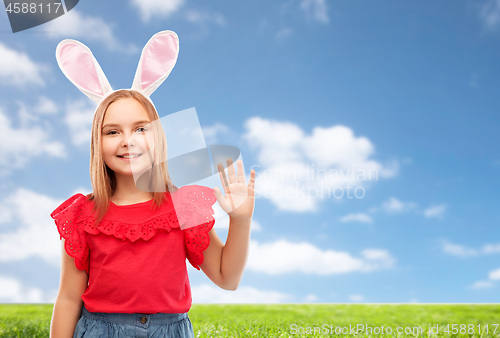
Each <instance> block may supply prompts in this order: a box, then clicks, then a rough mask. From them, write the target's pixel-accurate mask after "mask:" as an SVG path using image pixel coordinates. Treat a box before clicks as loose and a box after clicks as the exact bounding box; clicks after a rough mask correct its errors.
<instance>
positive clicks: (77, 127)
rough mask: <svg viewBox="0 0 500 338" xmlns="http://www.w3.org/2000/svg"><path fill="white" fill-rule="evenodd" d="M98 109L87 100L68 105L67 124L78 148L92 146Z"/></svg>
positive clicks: (72, 102) (70, 102)
mask: <svg viewBox="0 0 500 338" xmlns="http://www.w3.org/2000/svg"><path fill="white" fill-rule="evenodd" d="M96 108H97V107H96V105H95V104H94V103H93V102H90V100H87V99H81V100H78V101H69V102H68V103H66V115H65V122H66V124H67V125H68V127H69V129H70V132H71V140H72V142H73V144H75V145H77V146H80V145H82V144H87V145H89V144H90V134H91V132H92V121H93V120H94V114H95V110H96Z"/></svg>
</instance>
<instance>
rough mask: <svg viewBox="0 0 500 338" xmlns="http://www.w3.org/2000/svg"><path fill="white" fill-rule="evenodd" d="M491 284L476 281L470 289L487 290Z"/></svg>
mask: <svg viewBox="0 0 500 338" xmlns="http://www.w3.org/2000/svg"><path fill="white" fill-rule="evenodd" d="M493 285H494V284H493V283H492V282H490V281H477V282H475V283H474V284H472V285H471V286H470V287H471V288H472V289H487V288H491V287H493Z"/></svg>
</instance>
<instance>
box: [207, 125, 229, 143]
mask: <svg viewBox="0 0 500 338" xmlns="http://www.w3.org/2000/svg"><path fill="white" fill-rule="evenodd" d="M201 130H202V132H203V136H204V137H205V142H206V143H207V144H208V145H211V144H217V143H218V142H219V138H218V136H219V135H220V134H224V133H227V132H228V131H229V128H228V126H226V125H225V124H222V123H219V122H217V123H215V124H213V125H211V126H206V127H202V128H201Z"/></svg>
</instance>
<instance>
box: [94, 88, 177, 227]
mask: <svg viewBox="0 0 500 338" xmlns="http://www.w3.org/2000/svg"><path fill="white" fill-rule="evenodd" d="M125 98H133V99H136V100H137V101H138V102H139V103H140V104H141V105H142V106H143V107H144V109H146V111H147V113H148V117H149V119H150V121H151V122H153V121H155V120H159V118H160V117H159V116H158V113H157V112H156V109H155V108H154V106H153V104H152V103H151V102H150V101H149V100H148V99H147V98H146V97H145V96H144V95H142V94H141V93H139V92H137V91H135V90H128V89H122V90H118V91H116V92H114V93H112V94H111V95H109V96H108V97H106V99H104V100H103V101H102V102H101V103H100V105H99V107H98V108H97V111H96V113H95V116H94V121H93V123H92V136H91V141H90V180H91V182H92V189H93V192H92V193H91V194H88V195H87V196H86V197H87V199H88V200H89V201H94V207H93V210H92V213H97V214H96V217H95V224H96V225H97V224H99V222H100V221H101V220H102V218H103V217H104V215H105V214H106V212H107V210H108V204H109V198H110V197H111V196H113V194H114V192H115V190H116V178H115V173H114V171H113V170H111V169H110V168H109V167H108V166H107V165H106V163H105V162H104V157H103V154H102V147H101V142H102V124H103V121H104V116H105V114H106V111H107V109H108V107H109V105H110V104H111V103H113V102H116V101H118V100H120V99H125ZM158 122H159V121H158ZM151 127H152V131H153V134H154V145H155V151H154V160H153V164H152V165H151V169H148V170H147V171H146V172H145V174H148V173H149V175H150V176H149V183H148V187H147V188H148V191H153V203H152V206H151V208H152V209H153V208H155V207H156V208H159V207H160V206H161V205H162V204H163V203H164V202H165V200H166V198H165V191H168V192H170V193H172V192H174V191H176V190H177V187H176V186H174V185H173V183H172V180H171V179H170V175H169V174H168V167H167V138H166V136H165V132H164V131H163V128H162V127H161V124H160V123H151ZM145 174H143V175H142V176H141V177H143V176H144V175H145Z"/></svg>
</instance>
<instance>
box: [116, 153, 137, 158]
mask: <svg viewBox="0 0 500 338" xmlns="http://www.w3.org/2000/svg"><path fill="white" fill-rule="evenodd" d="M141 155H142V154H135V155H125V156H120V155H117V157H119V158H135V157H139V156H141Z"/></svg>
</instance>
